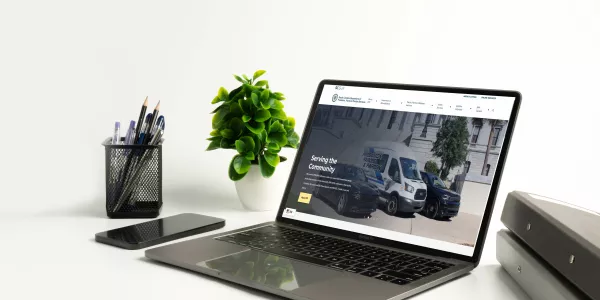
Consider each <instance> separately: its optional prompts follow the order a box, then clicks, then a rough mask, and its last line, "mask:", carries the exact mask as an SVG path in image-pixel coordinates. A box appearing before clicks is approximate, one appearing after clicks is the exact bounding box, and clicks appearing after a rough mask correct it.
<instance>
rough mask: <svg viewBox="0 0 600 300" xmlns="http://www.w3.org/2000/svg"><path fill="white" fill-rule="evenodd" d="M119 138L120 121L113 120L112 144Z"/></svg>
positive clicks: (117, 141)
mask: <svg viewBox="0 0 600 300" xmlns="http://www.w3.org/2000/svg"><path fill="white" fill-rule="evenodd" d="M120 140H121V122H115V133H114V135H113V138H112V144H113V145H118V144H119V142H120Z"/></svg>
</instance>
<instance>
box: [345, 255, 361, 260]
mask: <svg viewBox="0 0 600 300" xmlns="http://www.w3.org/2000/svg"><path fill="white" fill-rule="evenodd" d="M344 258H345V259H351V260H355V259H358V256H356V255H354V254H350V255H345V256H344Z"/></svg>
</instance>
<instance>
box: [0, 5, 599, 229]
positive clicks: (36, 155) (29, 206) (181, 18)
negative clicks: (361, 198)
mask: <svg viewBox="0 0 600 300" xmlns="http://www.w3.org/2000/svg"><path fill="white" fill-rule="evenodd" d="M256 69H266V70H267V71H268V73H267V77H266V78H267V79H269V80H270V82H271V85H272V87H273V88H274V89H276V90H279V91H282V92H284V93H285V94H286V95H287V96H288V100H287V101H286V102H285V104H286V109H287V112H288V115H292V116H295V117H296V118H297V120H298V125H299V126H298V127H299V128H302V126H303V124H304V120H305V118H306V117H307V112H308V108H309V105H310V103H311V101H312V98H313V95H314V92H315V88H316V86H317V83H318V82H319V81H320V80H321V79H323V78H338V79H352V80H365V81H383V82H400V83H414V84H432V85H451V86H467V87H481V88H499V89H516V90H519V91H521V92H522V94H523V106H522V109H521V114H520V119H519V123H518V126H517V128H516V133H515V135H514V139H513V143H512V147H511V151H510V155H509V158H508V164H507V165H506V170H505V174H504V178H503V181H502V185H501V189H500V193H499V202H500V204H501V203H502V202H503V200H504V198H505V196H506V193H507V192H509V191H511V190H515V189H520V190H527V191H532V192H537V193H540V194H543V195H547V196H551V197H556V198H559V199H564V200H567V201H569V202H572V203H574V204H578V205H582V206H585V207H587V208H591V209H595V210H600V201H599V200H598V196H597V195H595V194H592V193H590V191H592V190H593V189H591V187H593V186H594V184H595V182H597V178H596V175H597V170H598V169H599V168H600V165H599V163H598V160H597V159H596V157H597V154H598V150H597V148H596V145H598V142H597V137H598V134H597V130H598V112H597V110H598V107H599V105H598V104H597V103H598V100H599V98H600V96H599V94H598V90H597V86H598V84H599V80H600V77H599V72H598V70H599V69H600V4H599V2H598V1H595V0H589V1H583V0H578V1H574V0H569V1H548V0H544V1H517V0H509V1H481V0H473V1H466V0H454V1H432V0H416V1H398V0H393V1H348V0H344V1H342V0H335V1H334V0H328V1H323V0H321V1H306V0H305V1H281V0H280V1H275V0H273V1H266V0H255V1H122V0H119V1H108V0H106V1H66V0H55V1H25V0H24V1H3V2H2V3H1V4H0V99H1V100H0V101H1V106H0V118H1V119H2V121H1V125H2V130H1V131H0V132H1V133H0V136H1V139H0V140H1V142H0V143H1V144H2V145H1V147H0V152H1V155H0V160H1V165H0V179H1V180H0V198H1V199H2V202H1V203H0V215H3V214H6V215H13V216H14V215H24V216H25V215H28V214H31V215H35V216H41V215H49V214H50V215H51V214H54V213H56V214H60V213H65V214H69V213H78V212H85V211H86V210H90V209H92V210H94V211H97V212H98V215H102V211H103V202H102V201H103V197H104V190H103V189H104V177H103V176H104V173H103V172H104V165H103V164H104V152H103V147H102V146H101V145H100V143H101V141H102V140H103V139H104V138H105V137H107V136H109V135H110V134H111V130H112V126H113V123H114V121H115V120H120V121H121V122H123V123H126V122H128V121H129V120H130V119H136V120H137V116H138V113H139V108H140V105H141V103H142V101H143V99H144V97H145V96H149V97H150V100H152V102H151V106H154V105H155V103H156V102H155V101H157V100H159V99H160V100H162V113H163V114H164V115H165V117H166V125H167V126H166V135H165V138H166V143H165V146H164V176H165V177H164V185H165V203H166V205H168V203H169V201H176V200H175V199H178V198H182V197H185V198H186V202H185V203H186V205H188V206H187V207H188V208H189V210H190V211H194V210H195V209H197V207H196V206H195V203H207V202H212V201H214V202H219V201H225V199H229V198H232V197H235V190H234V185H233V183H231V182H230V181H229V179H228V178H227V164H228V162H229V159H230V156H231V153H226V152H208V153H207V152H204V148H205V147H206V145H207V142H206V141H205V138H206V137H207V135H208V132H209V131H210V117H209V115H208V112H209V111H210V110H211V109H212V108H211V105H210V104H209V103H210V101H211V99H212V98H213V97H214V95H215V94H216V92H217V89H218V87H219V86H221V85H224V86H226V87H227V88H229V89H230V88H233V87H235V83H236V82H235V81H234V80H233V78H232V76H231V74H233V73H243V72H245V73H250V74H251V73H252V72H253V71H254V70H256ZM582 179H585V180H586V182H585V183H583V182H582ZM279 184H284V182H283V181H281V182H279ZM177 201H180V199H178V200H177ZM500 208H501V207H500V206H497V210H496V214H495V222H496V223H497V222H498V220H497V219H498V213H499V212H500Z"/></svg>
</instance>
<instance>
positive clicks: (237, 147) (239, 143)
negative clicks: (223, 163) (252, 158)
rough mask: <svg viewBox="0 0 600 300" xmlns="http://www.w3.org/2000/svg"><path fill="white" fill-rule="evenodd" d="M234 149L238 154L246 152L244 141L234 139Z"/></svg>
mask: <svg viewBox="0 0 600 300" xmlns="http://www.w3.org/2000/svg"><path fill="white" fill-rule="evenodd" d="M235 150H237V152H238V153H239V154H243V153H244V152H246V143H244V142H243V141H241V140H237V141H235Z"/></svg>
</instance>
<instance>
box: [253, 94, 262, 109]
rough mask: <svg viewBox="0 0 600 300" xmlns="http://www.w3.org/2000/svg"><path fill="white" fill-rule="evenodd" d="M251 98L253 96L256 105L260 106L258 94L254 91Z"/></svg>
mask: <svg viewBox="0 0 600 300" xmlns="http://www.w3.org/2000/svg"><path fill="white" fill-rule="evenodd" d="M251 98H252V104H254V106H256V107H260V101H259V99H258V95H257V94H255V93H252V96H251Z"/></svg>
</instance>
